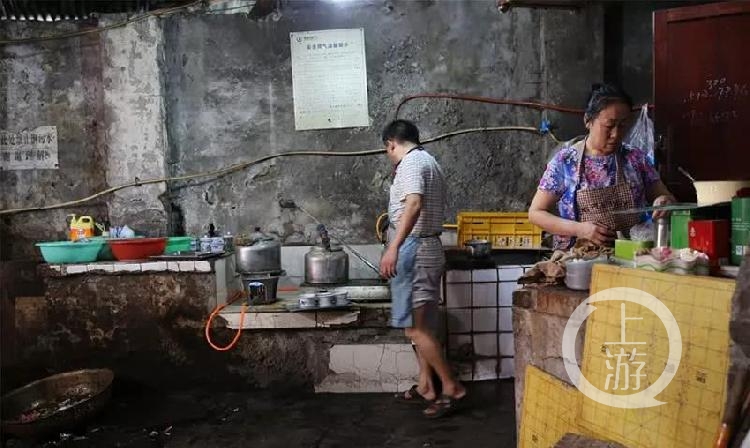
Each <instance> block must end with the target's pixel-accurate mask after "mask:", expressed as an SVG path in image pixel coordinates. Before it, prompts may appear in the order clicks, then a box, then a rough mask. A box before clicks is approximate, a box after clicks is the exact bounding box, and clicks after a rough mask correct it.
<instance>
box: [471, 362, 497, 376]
mask: <svg viewBox="0 0 750 448" xmlns="http://www.w3.org/2000/svg"><path fill="white" fill-rule="evenodd" d="M497 368H498V360H497V359H480V360H477V361H475V362H474V381H483V380H494V379H497V377H498V374H497Z"/></svg>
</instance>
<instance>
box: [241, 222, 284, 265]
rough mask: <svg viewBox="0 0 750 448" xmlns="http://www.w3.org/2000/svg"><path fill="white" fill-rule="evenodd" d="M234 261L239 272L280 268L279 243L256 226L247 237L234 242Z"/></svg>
mask: <svg viewBox="0 0 750 448" xmlns="http://www.w3.org/2000/svg"><path fill="white" fill-rule="evenodd" d="M234 250H235V255H234V257H235V261H236V262H237V270H238V271H240V272H273V271H280V270H281V243H280V242H279V241H278V240H276V239H274V238H273V237H271V236H268V235H266V234H264V233H263V232H261V231H260V228H258V227H256V228H255V232H253V234H252V235H250V237H249V238H247V239H237V240H236V242H235V249H234Z"/></svg>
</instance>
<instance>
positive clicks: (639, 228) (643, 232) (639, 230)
mask: <svg viewBox="0 0 750 448" xmlns="http://www.w3.org/2000/svg"><path fill="white" fill-rule="evenodd" d="M630 239H631V240H633V241H654V223H653V221H646V222H642V223H640V224H636V225H634V226H633V227H631V228H630Z"/></svg>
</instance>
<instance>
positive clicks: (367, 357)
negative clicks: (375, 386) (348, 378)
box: [350, 344, 396, 378]
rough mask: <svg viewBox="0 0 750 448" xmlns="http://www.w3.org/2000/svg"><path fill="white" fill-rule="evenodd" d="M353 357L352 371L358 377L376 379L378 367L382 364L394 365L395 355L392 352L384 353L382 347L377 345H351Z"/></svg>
mask: <svg viewBox="0 0 750 448" xmlns="http://www.w3.org/2000/svg"><path fill="white" fill-rule="evenodd" d="M350 347H351V348H350V349H351V350H352V352H353V356H354V370H355V372H357V373H358V374H359V375H360V376H363V377H366V378H376V377H378V375H379V373H378V371H379V370H380V366H381V365H383V363H386V364H388V365H390V364H391V363H392V364H395V363H396V360H395V357H396V355H395V354H394V353H393V352H392V351H386V350H385V348H384V346H383V345H381V344H378V345H364V344H360V345H351V346H350Z"/></svg>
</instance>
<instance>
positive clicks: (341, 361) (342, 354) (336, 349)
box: [328, 345, 354, 373]
mask: <svg viewBox="0 0 750 448" xmlns="http://www.w3.org/2000/svg"><path fill="white" fill-rule="evenodd" d="M328 368H329V369H330V370H331V371H333V372H335V373H343V372H351V371H353V370H354V351H352V350H351V349H349V348H348V346H344V345H334V346H333V347H331V350H330V351H329V361H328Z"/></svg>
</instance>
